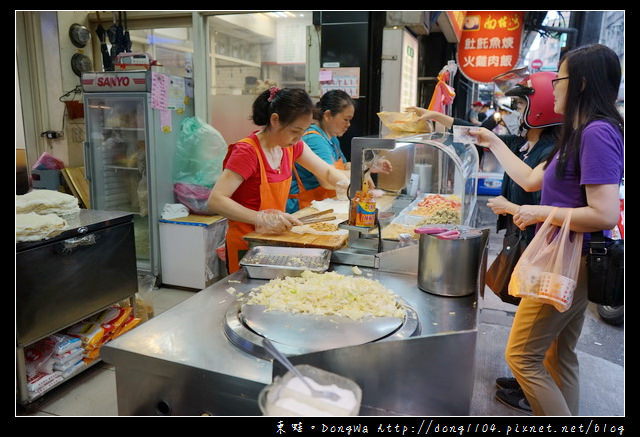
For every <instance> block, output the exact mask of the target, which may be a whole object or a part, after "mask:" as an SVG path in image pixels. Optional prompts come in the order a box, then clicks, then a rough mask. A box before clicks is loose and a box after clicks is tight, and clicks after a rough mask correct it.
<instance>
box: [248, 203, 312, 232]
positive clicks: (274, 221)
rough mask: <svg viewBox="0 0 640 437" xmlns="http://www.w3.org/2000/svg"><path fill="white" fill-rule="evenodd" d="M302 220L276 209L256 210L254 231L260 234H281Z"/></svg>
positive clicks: (300, 223)
mask: <svg viewBox="0 0 640 437" xmlns="http://www.w3.org/2000/svg"><path fill="white" fill-rule="evenodd" d="M299 225H302V222H301V221H300V220H298V219H297V218H295V217H294V216H292V215H291V214H287V213H286V212H282V211H280V210H277V209H265V210H263V211H258V215H257V216H256V225H255V228H256V232H258V233H260V234H281V233H283V232H286V231H288V230H289V229H291V228H292V227H294V226H299Z"/></svg>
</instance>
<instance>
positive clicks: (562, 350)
mask: <svg viewBox="0 0 640 437" xmlns="http://www.w3.org/2000/svg"><path fill="white" fill-rule="evenodd" d="M586 273H587V269H586V265H585V257H582V262H581V264H580V273H579V276H578V284H577V286H576V289H575V291H574V296H573V303H572V305H571V307H570V308H569V309H568V310H567V311H565V312H562V313H561V312H559V311H558V310H556V309H555V308H554V307H553V306H552V305H549V304H544V303H540V302H537V301H535V300H533V299H531V298H526V297H525V298H523V299H522V300H521V301H520V305H519V306H518V310H517V311H516V315H515V318H514V320H513V326H512V328H511V333H510V335H509V341H508V342H507V348H506V351H505V358H506V360H507V364H508V365H509V367H510V368H511V371H512V372H513V375H514V376H515V378H516V380H517V381H518V383H519V384H520V387H522V390H523V391H524V394H525V396H526V397H527V400H528V401H529V405H531V410H532V411H533V414H535V415H537V416H571V415H578V406H579V395H580V390H579V388H580V384H579V378H578V374H579V370H578V356H577V354H576V350H575V349H576V344H577V343H578V338H579V337H580V332H581V331H582V325H583V323H584V317H585V311H586V308H587V304H588V300H587V282H586V276H587V275H586Z"/></svg>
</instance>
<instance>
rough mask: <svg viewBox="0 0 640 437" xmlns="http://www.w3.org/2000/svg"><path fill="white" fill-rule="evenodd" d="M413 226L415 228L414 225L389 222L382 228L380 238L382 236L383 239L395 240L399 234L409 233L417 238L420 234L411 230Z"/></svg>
mask: <svg viewBox="0 0 640 437" xmlns="http://www.w3.org/2000/svg"><path fill="white" fill-rule="evenodd" d="M415 228H417V226H416V225H405V224H402V223H390V224H389V225H388V226H386V227H385V228H384V229H382V238H384V239H385V240H397V239H398V238H399V237H398V236H399V235H400V234H409V235H411V236H412V237H413V238H418V237H420V236H419V235H418V234H416V233H415V232H413V230H414V229H415Z"/></svg>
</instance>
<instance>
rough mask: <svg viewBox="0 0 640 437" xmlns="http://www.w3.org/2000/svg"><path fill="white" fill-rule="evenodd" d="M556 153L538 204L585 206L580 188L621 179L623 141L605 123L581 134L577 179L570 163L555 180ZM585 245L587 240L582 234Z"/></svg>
mask: <svg viewBox="0 0 640 437" xmlns="http://www.w3.org/2000/svg"><path fill="white" fill-rule="evenodd" d="M557 165H558V154H557V153H556V154H555V155H554V157H553V160H552V161H551V163H550V164H549V166H548V167H547V169H546V170H545V172H544V176H543V179H542V195H541V199H540V204H541V205H551V206H558V207H566V208H578V207H581V206H586V205H587V199H586V197H585V194H584V192H583V190H582V185H588V184H595V185H604V184H619V183H620V182H621V181H622V177H623V176H624V139H623V137H622V134H621V133H620V130H619V129H618V128H617V127H615V126H614V125H612V124H611V123H608V122H606V121H593V122H591V123H589V124H588V125H587V126H586V127H585V128H584V130H583V131H582V139H581V144H580V176H578V174H577V173H576V171H575V170H574V165H573V162H571V160H570V161H569V163H568V164H567V167H566V170H565V172H564V177H562V178H560V179H559V178H556V166H557ZM584 239H585V243H586V242H587V241H588V240H589V239H590V235H589V234H585V235H584Z"/></svg>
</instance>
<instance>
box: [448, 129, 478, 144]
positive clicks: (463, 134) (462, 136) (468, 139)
mask: <svg viewBox="0 0 640 437" xmlns="http://www.w3.org/2000/svg"><path fill="white" fill-rule="evenodd" d="M471 129H473V127H472V126H453V141H454V142H456V143H462V144H474V143H475V142H476V138H475V137H474V136H472V135H470V134H469V131H470V130H471Z"/></svg>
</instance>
